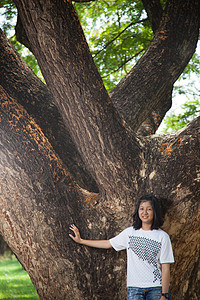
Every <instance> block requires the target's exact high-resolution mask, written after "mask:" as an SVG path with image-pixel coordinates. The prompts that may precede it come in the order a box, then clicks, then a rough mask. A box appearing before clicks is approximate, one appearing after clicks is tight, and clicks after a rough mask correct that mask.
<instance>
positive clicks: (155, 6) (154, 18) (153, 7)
mask: <svg viewBox="0 0 200 300" xmlns="http://www.w3.org/2000/svg"><path fill="white" fill-rule="evenodd" d="M142 3H143V5H144V8H145V10H146V12H147V15H148V19H149V21H150V23H151V28H152V30H153V32H154V33H155V32H156V31H157V29H158V27H159V25H160V21H161V19H162V14H163V9H162V5H161V3H160V1H159V0H142Z"/></svg>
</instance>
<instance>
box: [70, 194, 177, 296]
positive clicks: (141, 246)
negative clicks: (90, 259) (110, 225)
mask: <svg viewBox="0 0 200 300" xmlns="http://www.w3.org/2000/svg"><path fill="white" fill-rule="evenodd" d="M133 219H134V222H133V226H131V227H128V228H126V229H125V230H123V231H122V232H121V233H120V234H118V235H117V236H115V237H114V238H112V239H110V240H84V239H82V238H81V236H80V233H79V230H78V228H77V227H76V226H75V225H74V224H73V225H71V226H70V229H71V230H72V231H73V232H74V235H72V234H70V237H71V238H72V239H73V240H74V241H75V242H77V243H79V244H82V245H86V246H90V247H96V248H104V249H109V248H112V247H113V248H114V249H115V250H116V251H120V250H124V249H126V250H127V290H128V300H143V299H146V300H165V299H171V296H170V292H169V282H170V263H173V262H174V257H173V251H172V246H171V241H170V238H169V236H168V234H167V233H166V232H164V231H163V230H162V229H160V226H162V224H163V219H162V214H161V211H160V206H159V202H158V200H157V198H156V197H154V196H153V195H145V196H142V197H141V198H140V199H139V200H138V203H137V206H136V209H135V213H134V216H133Z"/></svg>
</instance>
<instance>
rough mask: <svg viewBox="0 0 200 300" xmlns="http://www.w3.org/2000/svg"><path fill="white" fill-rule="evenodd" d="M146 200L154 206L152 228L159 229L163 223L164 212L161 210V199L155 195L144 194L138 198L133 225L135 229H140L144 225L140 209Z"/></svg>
mask: <svg viewBox="0 0 200 300" xmlns="http://www.w3.org/2000/svg"><path fill="white" fill-rule="evenodd" d="M144 201H149V202H150V203H151V205H152V208H153V223H152V225H151V230H153V229H159V228H160V227H161V226H162V225H163V214H162V212H161V208H160V203H159V200H158V199H157V198H156V197H155V196H154V195H151V194H150V195H144V196H142V197H140V198H139V199H138V202H137V205H136V208H135V212H134V215H133V227H134V228H135V229H140V228H141V227H142V221H141V220H140V218H139V214H138V210H139V207H140V204H141V203H142V202H144Z"/></svg>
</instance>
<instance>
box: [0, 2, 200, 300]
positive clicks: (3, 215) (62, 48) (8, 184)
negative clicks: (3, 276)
mask: <svg viewBox="0 0 200 300" xmlns="http://www.w3.org/2000/svg"><path fill="white" fill-rule="evenodd" d="M138 3H139V2H138ZM15 4H16V6H17V8H18V12H19V15H20V19H21V22H22V24H23V28H24V29H25V32H26V36H27V39H28V41H29V43H30V48H31V51H32V52H33V53H34V55H35V57H36V58H37V61H38V64H39V66H40V68H41V70H42V73H43V76H44V78H45V82H46V85H44V84H43V83H42V82H41V81H40V80H39V79H38V78H37V77H36V76H35V75H34V74H33V73H32V71H31V70H30V69H29V68H28V67H27V66H26V64H25V63H24V62H23V61H22V59H21V58H20V57H19V55H18V54H17V53H16V51H15V50H14V48H13V47H12V46H11V45H10V43H9V42H8V40H7V39H6V37H5V35H4V34H3V32H1V42H0V47H1V48H0V53H1V72H2V74H1V75H2V76H1V82H0V84H1V89H0V91H1V92H0V95H1V111H0V117H1V123H0V124H1V127H0V130H1V140H0V151H1V153H0V155H1V161H0V162H1V164H0V178H1V202H0V219H1V224H0V231H1V233H2V235H3V237H4V238H5V240H6V242H7V243H8V244H9V246H10V247H11V249H12V250H13V251H14V253H15V254H16V256H17V257H18V259H19V260H20V262H21V263H22V265H23V266H24V267H25V269H26V270H27V272H28V273H29V275H30V277H31V279H32V281H33V283H34V285H35V287H36V290H37V292H38V294H39V296H40V298H41V299H110V298H113V299H124V297H125V272H124V270H125V262H124V254H123V253H120V254H116V253H113V251H112V250H111V251H108V252H106V253H105V251H101V250H96V249H88V248H84V247H81V246H80V247H79V246H78V247H77V245H74V244H73V242H72V241H70V239H69V238H68V234H67V230H66V228H68V226H69V224H70V223H71V222H75V223H76V224H77V225H78V226H79V227H80V228H81V231H82V235H83V236H87V237H88V238H97V237H98V238H108V237H111V236H113V235H114V234H116V233H117V232H119V230H121V229H123V228H124V227H126V226H127V225H130V224H131V222H132V213H133V209H134V204H135V199H136V198H137V197H138V196H140V195H141V194H143V193H144V192H145V193H146V192H148V193H150V192H153V193H154V194H155V195H156V196H158V197H159V198H160V199H161V202H162V205H163V207H164V208H165V209H168V210H167V212H166V216H165V224H164V229H165V230H167V231H168V232H169V234H170V235H171V237H172V242H173V246H174V252H175V257H176V264H175V267H174V268H173V270H172V293H173V295H174V299H180V298H183V299H190V298H191V299H198V295H199V292H200V290H199V286H200V285H199V278H198V270H199V247H200V246H199V242H198V241H199V236H200V228H199V222H198V220H199V212H200V210H199V181H200V177H199V167H198V166H199V118H197V119H195V120H194V121H193V122H191V123H190V125H189V126H187V127H186V128H185V129H184V130H182V131H181V132H177V133H173V134H168V135H159V136H155V135H150V134H152V133H154V132H155V130H156V129H157V128H158V126H159V124H160V122H161V120H162V119H163V117H164V115H165V113H166V111H167V110H168V109H169V107H170V106H171V93H172V89H173V84H174V82H175V81H176V80H177V78H178V77H179V76H180V74H181V73H182V72H183V70H184V69H185V67H186V65H187V64H188V62H189V60H190V59H191V57H192V55H193V53H194V51H195V48H196V43H197V40H198V36H199V1H195V0H193V1H189V0H188V1H181V0H177V1H175V0H173V1H167V3H166V7H165V8H164V10H163V7H162V6H161V5H160V2H159V1H153V0H152V1H143V5H144V7H145V9H146V11H147V15H148V18H149V20H150V22H151V24H152V28H153V31H154V37H153V39H152V41H151V43H150V44H149V46H148V48H147V50H146V51H145V53H144V55H143V56H141V58H140V59H139V60H138V62H137V64H136V65H135V66H134V67H133V68H132V69H131V70H130V72H129V73H128V74H127V75H126V76H125V77H124V78H123V79H122V80H121V81H120V82H119V83H118V84H117V85H116V86H115V88H114V89H113V90H112V91H111V92H110V94H108V93H107V91H106V89H105V87H104V85H103V82H102V79H101V77H100V75H99V72H98V70H97V68H96V66H95V64H94V61H93V59H92V55H91V52H90V50H89V47H88V45H87V42H86V40H85V37H84V34H83V31H82V28H81V26H80V23H79V20H78V17H77V15H76V12H75V10H74V7H73V5H72V4H71V3H70V2H69V1H67V2H66V1H62V0H59V1H58V0H57V1H54V0H48V1H43V0H40V1H33V0H26V1H23V0H21V1H20V0H16V1H15ZM177 290H178V291H179V292H178V293H177Z"/></svg>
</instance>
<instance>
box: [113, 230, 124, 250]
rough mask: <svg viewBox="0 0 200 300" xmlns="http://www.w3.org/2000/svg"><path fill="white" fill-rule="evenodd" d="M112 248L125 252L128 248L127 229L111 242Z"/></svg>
mask: <svg viewBox="0 0 200 300" xmlns="http://www.w3.org/2000/svg"><path fill="white" fill-rule="evenodd" d="M109 241H110V243H111V246H112V247H113V248H114V249H115V250H116V251H120V250H124V249H126V248H127V229H125V230H123V231H122V232H121V233H120V234H118V235H116V236H115V237H114V238H112V239H110V240H109Z"/></svg>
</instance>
